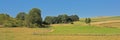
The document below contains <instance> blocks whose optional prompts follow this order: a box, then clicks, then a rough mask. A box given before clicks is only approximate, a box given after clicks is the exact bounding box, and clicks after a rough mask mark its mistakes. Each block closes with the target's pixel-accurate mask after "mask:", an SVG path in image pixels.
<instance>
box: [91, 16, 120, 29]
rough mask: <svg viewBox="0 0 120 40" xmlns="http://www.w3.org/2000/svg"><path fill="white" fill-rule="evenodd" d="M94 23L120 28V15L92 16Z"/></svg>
mask: <svg viewBox="0 0 120 40" xmlns="http://www.w3.org/2000/svg"><path fill="white" fill-rule="evenodd" d="M92 25H96V26H101V27H113V28H120V16H112V17H97V18H92Z"/></svg>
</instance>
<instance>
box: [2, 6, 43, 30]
mask: <svg viewBox="0 0 120 40" xmlns="http://www.w3.org/2000/svg"><path fill="white" fill-rule="evenodd" d="M4 26H5V27H23V26H25V27H30V28H32V27H43V26H42V17H41V10H40V9H38V8H33V9H31V10H30V11H29V13H25V12H20V13H18V14H17V16H16V18H11V19H10V20H7V21H5V23H4Z"/></svg>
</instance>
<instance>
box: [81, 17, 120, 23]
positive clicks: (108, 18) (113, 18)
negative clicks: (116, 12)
mask: <svg viewBox="0 0 120 40" xmlns="http://www.w3.org/2000/svg"><path fill="white" fill-rule="evenodd" d="M91 19H92V22H102V21H110V20H120V16H109V17H94V18H91ZM80 20H81V22H84V20H85V18H81V19H80Z"/></svg>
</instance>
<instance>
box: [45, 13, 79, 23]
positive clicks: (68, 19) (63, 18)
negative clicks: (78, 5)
mask: <svg viewBox="0 0 120 40" xmlns="http://www.w3.org/2000/svg"><path fill="white" fill-rule="evenodd" d="M73 21H79V17H78V16H77V15H71V16H68V15H66V14H63V15H58V16H47V17H46V18H45V20H44V22H45V23H48V24H59V23H72V22H73Z"/></svg>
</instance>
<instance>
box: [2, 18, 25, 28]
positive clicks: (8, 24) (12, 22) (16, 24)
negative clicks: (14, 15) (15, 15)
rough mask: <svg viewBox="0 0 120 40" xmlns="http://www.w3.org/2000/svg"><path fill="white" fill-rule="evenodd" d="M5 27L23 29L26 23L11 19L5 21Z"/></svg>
mask: <svg viewBox="0 0 120 40" xmlns="http://www.w3.org/2000/svg"><path fill="white" fill-rule="evenodd" d="M4 26H5V27H23V26H24V22H23V21H22V20H16V19H11V20H7V21H5V23H4Z"/></svg>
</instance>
